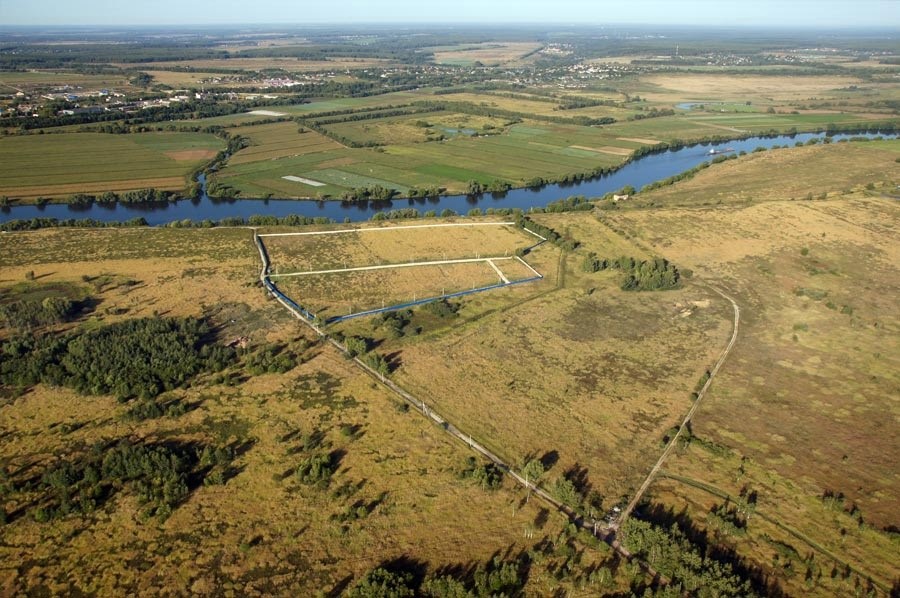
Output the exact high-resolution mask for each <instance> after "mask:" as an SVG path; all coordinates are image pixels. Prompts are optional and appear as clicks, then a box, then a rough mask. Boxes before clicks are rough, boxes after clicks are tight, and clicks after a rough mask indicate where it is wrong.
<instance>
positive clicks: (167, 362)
mask: <svg viewBox="0 0 900 598" xmlns="http://www.w3.org/2000/svg"><path fill="white" fill-rule="evenodd" d="M209 336H210V328H209V325H208V324H207V323H206V322H204V321H202V320H197V319H193V318H142V319H136V320H127V321H124V322H119V323H115V324H110V325H108V326H104V327H102V328H98V329H96V330H90V331H87V332H73V333H70V334H66V335H63V336H54V335H44V336H40V337H37V338H35V337H33V336H18V337H15V338H12V339H9V340H7V341H5V342H3V343H2V344H0V355H2V356H3V361H2V363H0V384H2V385H3V386H7V387H13V388H24V387H28V386H31V385H34V384H37V383H39V382H42V383H45V384H50V385H53V386H67V387H69V388H73V389H75V390H77V391H78V392H80V393H82V394H93V395H100V394H113V395H115V396H117V397H119V398H120V399H123V400H124V399H129V398H132V397H138V398H142V399H146V398H151V397H155V396H156V395H158V394H160V393H162V392H164V391H166V390H171V389H173V388H176V387H179V386H182V385H184V384H185V383H186V382H188V381H189V380H190V379H191V378H192V377H193V376H195V375H196V374H198V373H200V372H202V371H218V370H220V369H222V368H224V367H225V366H226V365H228V364H229V363H231V362H232V361H233V360H234V358H235V351H234V349H231V348H227V347H223V346H220V345H215V344H211V343H210V342H209Z"/></svg>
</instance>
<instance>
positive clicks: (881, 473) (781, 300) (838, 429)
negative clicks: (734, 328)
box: [609, 196, 900, 525]
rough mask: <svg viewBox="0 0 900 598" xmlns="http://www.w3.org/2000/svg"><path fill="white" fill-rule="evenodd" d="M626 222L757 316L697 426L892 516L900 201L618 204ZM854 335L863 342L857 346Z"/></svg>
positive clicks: (885, 520) (879, 516)
mask: <svg viewBox="0 0 900 598" xmlns="http://www.w3.org/2000/svg"><path fill="white" fill-rule="evenodd" d="M609 218H610V220H611V221H612V222H613V224H614V225H615V226H618V227H620V228H622V229H623V230H626V231H628V232H629V233H630V234H632V235H635V236H637V237H638V238H640V239H641V240H642V241H644V242H645V243H647V244H648V245H649V246H650V247H651V248H654V249H656V250H658V251H660V252H662V253H663V254H664V255H666V256H669V257H670V258H671V259H673V260H675V261H676V262H682V263H684V264H685V265H687V266H689V267H692V268H694V269H695V271H697V272H702V273H703V274H704V275H705V276H707V277H713V276H714V277H716V278H718V279H720V280H721V281H722V283H723V284H724V285H726V286H727V287H728V288H730V289H732V290H733V291H734V292H735V293H736V298H737V300H738V302H739V303H741V305H742V306H743V310H744V312H746V313H745V316H746V320H747V321H746V326H745V327H744V328H742V338H741V339H740V341H739V343H738V345H737V346H736V348H735V350H734V355H733V357H734V361H732V362H731V364H730V366H729V367H726V368H725V369H724V370H723V371H722V372H720V378H717V382H716V384H715V385H713V387H712V389H711V394H710V395H709V396H708V399H707V400H708V403H706V404H705V405H704V407H703V409H702V410H701V412H700V413H699V414H698V416H697V417H696V418H695V421H694V431H695V433H697V434H702V435H705V436H707V437H709V438H712V439H714V440H715V441H716V442H719V443H722V444H724V445H726V446H730V447H733V448H734V449H735V450H738V451H740V452H741V453H742V454H745V455H748V456H750V457H752V458H754V459H756V460H758V461H759V462H761V463H765V464H766V465H767V466H768V467H770V468H772V469H774V470H775V471H777V472H779V473H780V474H781V475H784V476H785V477H788V478H790V479H792V480H795V482H796V483H797V485H798V487H799V488H800V490H801V491H802V492H804V493H806V494H812V495H817V494H818V495H821V493H823V492H824V491H825V490H835V491H841V492H843V493H844V494H845V495H846V496H847V497H848V500H852V501H853V502H855V503H856V504H857V505H858V506H859V508H860V509H861V510H862V513H863V514H864V516H865V517H866V519H867V520H869V521H872V522H874V523H877V524H878V525H887V524H889V523H893V515H892V513H896V508H897V505H896V500H894V499H892V498H891V497H896V496H897V492H898V488H900V476H898V473H897V470H896V467H895V464H896V462H897V461H898V459H900V454H898V447H897V445H896V443H891V442H887V443H885V442H882V439H884V440H887V438H888V437H887V436H883V434H882V432H881V431H880V430H881V429H882V422H884V421H886V420H885V418H887V419H891V418H896V417H898V415H900V414H898V413H897V406H896V404H895V403H896V402H895V401H892V400H891V398H889V397H890V396H891V395H892V394H894V393H892V392H891V391H890V389H892V388H897V387H898V384H900V381H898V378H897V372H898V371H900V362H898V359H900V357H898V356H900V346H898V341H897V339H898V335H897V331H898V330H900V322H898V319H897V316H896V309H895V307H896V306H895V304H894V303H895V302H894V301H893V300H892V298H894V297H896V295H897V288H898V284H900V273H898V270H897V268H896V264H897V262H898V259H900V254H898V250H897V247H898V243H897V238H896V230H895V228H896V226H895V225H896V222H897V220H898V218H900V215H898V212H897V207H896V205H895V203H894V200H890V199H879V198H864V197H859V196H850V197H848V198H842V199H834V200H826V201H813V202H805V201H798V202H790V201H782V202H767V203H760V204H754V205H750V206H745V207H740V208H734V209H719V210H713V209H700V210H698V209H687V208H680V209H671V210H665V211H662V210H656V211H654V212H653V214H652V217H651V216H650V214H648V213H644V212H643V211H629V212H620V213H615V214H611V215H610V217H609ZM848 348H852V350H850V349H848Z"/></svg>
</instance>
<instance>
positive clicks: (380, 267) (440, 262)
mask: <svg viewBox="0 0 900 598" xmlns="http://www.w3.org/2000/svg"><path fill="white" fill-rule="evenodd" d="M511 259H513V258H512V257H509V256H505V257H504V256H497V257H480V258H479V257H473V258H463V259H458V260H434V261H425V262H406V263H403V264H382V265H378V266H357V267H354V268H337V269H334V270H311V271H309V272H285V273H283V274H270V275H269V277H270V278H277V277H286V276H310V275H313V274H338V273H340V272H361V271H363V270H389V269H391V268H413V267H419V266H442V265H449V264H469V263H476V262H485V263H487V264H489V265H490V266H491V267H493V268H494V270H496V271H497V273H498V274H499V275H500V277H501V278H503V273H502V272H500V270H499V269H497V267H496V266H495V265H494V261H495V260H511ZM506 282H509V281H508V280H507V281H506Z"/></svg>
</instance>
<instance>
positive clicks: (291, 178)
mask: <svg viewBox="0 0 900 598" xmlns="http://www.w3.org/2000/svg"><path fill="white" fill-rule="evenodd" d="M281 178H283V179H284V180H286V181H292V182H294V183H303V184H304V185H309V186H310V187H324V186H325V183H320V182H319V181H314V180H312V179H305V178H303V177H302V176H294V175H288V176H283V177H281Z"/></svg>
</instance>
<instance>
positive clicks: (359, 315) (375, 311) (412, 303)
mask: <svg viewBox="0 0 900 598" xmlns="http://www.w3.org/2000/svg"><path fill="white" fill-rule="evenodd" d="M542 278H544V277H543V276H532V277H531V278H523V279H522V280H514V281H512V282H501V283H499V284H492V285H490V286H486V287H479V288H477V289H471V290H468V291H459V292H458V293H449V294H447V295H438V296H437V297H429V298H427V299H419V300H418V301H410V302H407V303H398V304H397V305H391V306H389V307H380V308H378V309H370V310H367V311H361V312H358V313H355V314H348V315H346V316H334V317H332V318H328V319H327V320H326V321H325V323H326V324H335V323H337V322H343V321H344V320H352V319H353V318H362V317H364V316H373V315H375V314H380V313H384V312H388V311H396V310H398V309H405V308H407V307H414V306H416V305H424V304H425V303H432V302H434V301H440V300H441V299H452V298H453V297H463V296H465V295H473V294H475V293H483V292H484V291H491V290H493V289H502V288H504V287H511V286H513V285H516V284H524V283H526V282H534V281H535V280H541V279H542Z"/></svg>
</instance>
